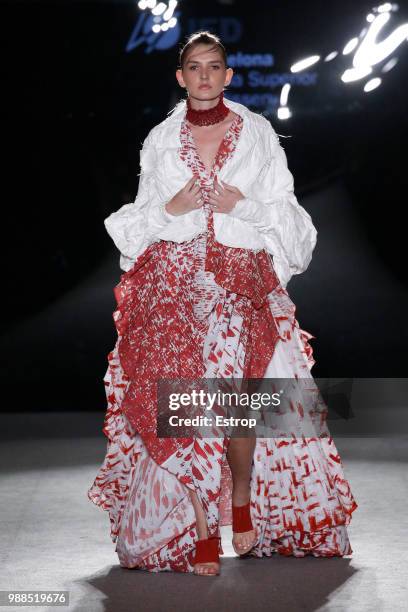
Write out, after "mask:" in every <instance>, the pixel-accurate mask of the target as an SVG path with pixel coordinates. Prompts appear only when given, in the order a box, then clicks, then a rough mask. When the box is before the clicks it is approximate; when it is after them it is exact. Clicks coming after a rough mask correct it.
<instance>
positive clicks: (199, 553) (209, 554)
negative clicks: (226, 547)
mask: <svg viewBox="0 0 408 612" xmlns="http://www.w3.org/2000/svg"><path fill="white" fill-rule="evenodd" d="M220 540H221V538H220V537H219V536H212V537H210V538H207V539H205V540H197V541H196V543H195V544H196V548H195V556H194V561H193V565H196V564H197V563H210V562H214V563H219V562H220V556H219V547H220ZM219 573H220V572H219V570H217V571H211V572H207V573H202V574H201V573H200V574H196V576H217V575H218V574H219Z"/></svg>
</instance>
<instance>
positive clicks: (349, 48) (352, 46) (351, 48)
mask: <svg viewBox="0 0 408 612" xmlns="http://www.w3.org/2000/svg"><path fill="white" fill-rule="evenodd" d="M357 45H358V38H357V37H356V38H352V39H351V40H349V42H348V43H347V45H346V46H345V47H344V49H343V55H347V54H348V53H351V52H352V51H354V49H355V48H356V47H357Z"/></svg>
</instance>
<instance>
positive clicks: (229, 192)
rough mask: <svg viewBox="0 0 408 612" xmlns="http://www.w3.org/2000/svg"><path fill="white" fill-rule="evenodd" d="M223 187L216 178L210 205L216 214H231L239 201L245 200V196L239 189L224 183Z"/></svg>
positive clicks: (210, 194) (211, 192) (210, 196)
mask: <svg viewBox="0 0 408 612" xmlns="http://www.w3.org/2000/svg"><path fill="white" fill-rule="evenodd" d="M223 185H224V187H221V185H220V183H219V182H218V179H217V177H215V178H214V189H212V190H211V191H210V193H209V200H208V201H209V204H210V206H211V208H212V210H213V211H214V212H217V213H229V212H231V210H232V209H233V208H234V206H235V204H236V203H237V202H238V200H243V199H244V198H245V196H244V195H243V194H242V193H241V192H240V190H239V189H238V187H234V186H233V185H228V183H224V182H223Z"/></svg>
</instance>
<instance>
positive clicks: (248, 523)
mask: <svg viewBox="0 0 408 612" xmlns="http://www.w3.org/2000/svg"><path fill="white" fill-rule="evenodd" d="M253 529H254V526H253V524H252V520H251V502H250V501H249V502H248V503H247V504H245V506H232V531H233V533H245V532H246V531H252V530H253ZM232 546H233V548H234V550H235V552H236V553H237V555H245V554H246V553H248V552H249V551H250V550H251V548H253V547H254V546H255V543H254V544H252V546H250V547H249V548H248V550H237V549H236V548H235V545H234V543H233V544H232Z"/></svg>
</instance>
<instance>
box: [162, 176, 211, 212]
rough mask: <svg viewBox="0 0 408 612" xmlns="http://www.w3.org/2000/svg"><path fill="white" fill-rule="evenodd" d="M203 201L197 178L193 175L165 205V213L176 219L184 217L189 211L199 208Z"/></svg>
mask: <svg viewBox="0 0 408 612" xmlns="http://www.w3.org/2000/svg"><path fill="white" fill-rule="evenodd" d="M202 205H203V199H202V197H201V191H200V186H199V181H198V178H197V176H196V175H195V174H193V176H192V177H191V179H190V180H189V181H188V182H187V183H186V184H185V185H184V187H182V188H181V189H180V191H178V192H177V193H176V195H174V196H173V197H172V199H171V200H170V201H169V202H167V204H166V211H167V212H168V213H170V214H171V215H174V216H176V217H178V216H179V215H184V214H186V213H188V212H190V211H191V210H195V209H197V208H201V207H202Z"/></svg>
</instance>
